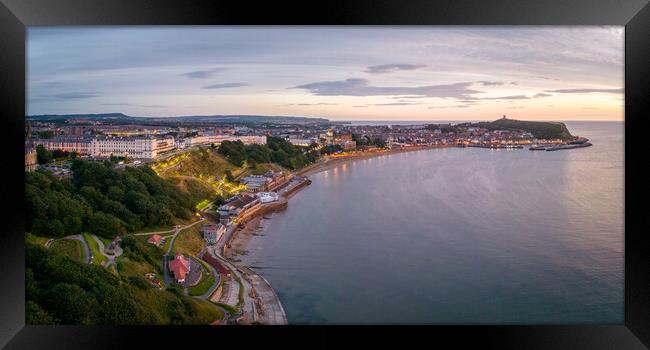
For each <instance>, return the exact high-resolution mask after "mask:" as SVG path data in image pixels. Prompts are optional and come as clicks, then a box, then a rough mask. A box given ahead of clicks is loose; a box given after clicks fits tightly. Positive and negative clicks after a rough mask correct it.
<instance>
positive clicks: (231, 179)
mask: <svg viewBox="0 0 650 350" xmlns="http://www.w3.org/2000/svg"><path fill="white" fill-rule="evenodd" d="M226 181H228V182H235V177H234V176H232V171H230V169H228V170H226Z"/></svg>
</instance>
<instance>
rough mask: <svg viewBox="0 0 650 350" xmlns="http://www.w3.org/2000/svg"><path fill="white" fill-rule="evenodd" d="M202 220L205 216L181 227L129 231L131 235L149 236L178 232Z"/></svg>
mask: <svg viewBox="0 0 650 350" xmlns="http://www.w3.org/2000/svg"><path fill="white" fill-rule="evenodd" d="M203 220H205V218H201V220H199V221H194V222H193V223H191V224H187V225H185V226H181V227H179V228H173V229H171V230H167V231H158V232H140V233H131V234H130V235H133V236H151V235H155V234H163V233H171V232H175V233H178V231H180V230H184V229H186V228H188V227H192V226H194V225H196V224H198V223H199V222H202V221H203Z"/></svg>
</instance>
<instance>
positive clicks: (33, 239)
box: [25, 232, 49, 247]
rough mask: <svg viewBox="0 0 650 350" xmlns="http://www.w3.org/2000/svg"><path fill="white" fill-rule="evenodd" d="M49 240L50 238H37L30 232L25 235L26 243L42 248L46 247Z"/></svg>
mask: <svg viewBox="0 0 650 350" xmlns="http://www.w3.org/2000/svg"><path fill="white" fill-rule="evenodd" d="M48 240H49V238H47V237H41V236H36V235H33V234H31V233H30V232H27V234H25V242H27V243H32V244H36V245H40V246H42V247H43V246H45V242H47V241H48Z"/></svg>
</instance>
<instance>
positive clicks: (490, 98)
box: [479, 95, 530, 100]
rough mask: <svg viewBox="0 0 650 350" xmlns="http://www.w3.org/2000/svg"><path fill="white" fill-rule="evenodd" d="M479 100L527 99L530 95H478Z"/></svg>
mask: <svg viewBox="0 0 650 350" xmlns="http://www.w3.org/2000/svg"><path fill="white" fill-rule="evenodd" d="M479 99H480V100H528V99H530V97H528V96H526V95H510V96H497V97H479Z"/></svg>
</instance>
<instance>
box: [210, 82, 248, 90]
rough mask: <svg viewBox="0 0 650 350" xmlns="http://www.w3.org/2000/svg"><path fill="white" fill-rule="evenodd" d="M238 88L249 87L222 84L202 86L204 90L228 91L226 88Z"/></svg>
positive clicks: (239, 84)
mask: <svg viewBox="0 0 650 350" xmlns="http://www.w3.org/2000/svg"><path fill="white" fill-rule="evenodd" d="M240 86H250V84H248V83H222V84H212V85H208V86H204V87H203V88H204V89H228V88H236V87H240Z"/></svg>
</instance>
